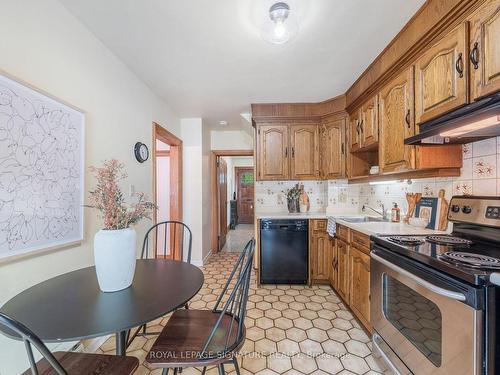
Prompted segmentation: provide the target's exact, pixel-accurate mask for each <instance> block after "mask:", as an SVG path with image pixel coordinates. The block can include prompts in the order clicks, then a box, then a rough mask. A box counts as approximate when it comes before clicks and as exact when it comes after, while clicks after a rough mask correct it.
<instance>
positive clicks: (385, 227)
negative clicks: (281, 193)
mask: <svg viewBox="0 0 500 375" xmlns="http://www.w3.org/2000/svg"><path fill="white" fill-rule="evenodd" d="M349 216H350V217H365V216H369V215H363V214H353V213H352V212H351V213H340V212H339V213H337V212H335V213H332V212H326V211H320V212H307V213H294V214H291V213H288V212H278V213H276V212H274V213H266V212H258V213H256V217H257V219H327V218H328V217H333V218H335V220H336V222H337V223H338V224H341V225H344V226H346V227H348V228H351V229H353V230H355V231H358V232H360V233H363V234H366V235H367V236H371V235H418V234H422V235H431V234H442V233H446V232H442V231H437V230H431V229H426V228H418V227H414V226H411V225H408V224H403V223H392V222H387V221H384V222H380V221H371V222H361V223H359V222H358V223H351V222H348V221H345V220H342V219H341V218H345V217H349Z"/></svg>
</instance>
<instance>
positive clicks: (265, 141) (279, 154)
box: [257, 124, 289, 180]
mask: <svg viewBox="0 0 500 375" xmlns="http://www.w3.org/2000/svg"><path fill="white" fill-rule="evenodd" d="M288 129H289V127H288V125H281V124H276V125H273V124H269V125H259V126H258V127H257V140H258V141H257V142H258V143H257V148H258V149H257V171H258V178H259V179H261V180H286V179H288V176H289V162H288V160H289V158H288V156H289V155H288V153H289V151H288V148H289V145H288V142H289V134H288Z"/></svg>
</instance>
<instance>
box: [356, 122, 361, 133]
mask: <svg viewBox="0 0 500 375" xmlns="http://www.w3.org/2000/svg"><path fill="white" fill-rule="evenodd" d="M359 125H360V122H359V121H357V122H356V133H358V134H359V132H360V130H359Z"/></svg>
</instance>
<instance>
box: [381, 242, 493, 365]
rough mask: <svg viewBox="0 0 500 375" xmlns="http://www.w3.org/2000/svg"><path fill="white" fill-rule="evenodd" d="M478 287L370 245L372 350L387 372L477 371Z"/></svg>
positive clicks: (479, 329)
mask: <svg viewBox="0 0 500 375" xmlns="http://www.w3.org/2000/svg"><path fill="white" fill-rule="evenodd" d="M478 295H479V294H478V289H477V288H474V287H473V286H470V285H468V284H466V283H463V282H461V281H458V280H455V279H452V278H451V277H448V276H447V275H444V274H442V273H440V272H439V271H435V270H431V269H429V268H428V267H425V265H422V264H420V263H419V262H416V261H415V260H412V259H408V258H405V257H402V256H400V255H398V254H394V253H392V252H390V251H387V250H384V249H383V248H381V247H378V246H377V245H373V247H372V253H371V320H372V324H373V327H374V335H373V352H374V356H375V358H376V359H377V361H378V363H379V364H381V365H382V366H383V367H384V369H385V372H386V373H387V374H392V373H394V374H415V375H461V374H467V375H470V374H474V375H476V374H477V375H479V374H481V371H482V368H483V366H482V359H481V358H482V356H481V350H482V348H481V345H482V344H481V343H482V342H483V340H482V335H483V334H482V326H481V325H482V314H483V312H482V309H481V308H480V306H479V305H480V303H481V301H480V297H478Z"/></svg>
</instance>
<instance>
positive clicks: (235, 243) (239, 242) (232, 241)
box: [222, 224, 255, 251]
mask: <svg viewBox="0 0 500 375" xmlns="http://www.w3.org/2000/svg"><path fill="white" fill-rule="evenodd" d="M254 235H255V232H254V226H253V224H238V225H237V226H236V228H235V229H233V230H230V231H228V232H227V236H226V244H225V245H224V247H223V248H222V251H241V250H242V249H243V248H244V247H245V245H246V244H247V242H248V241H250V239H251V238H252V237H253V236H254Z"/></svg>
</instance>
